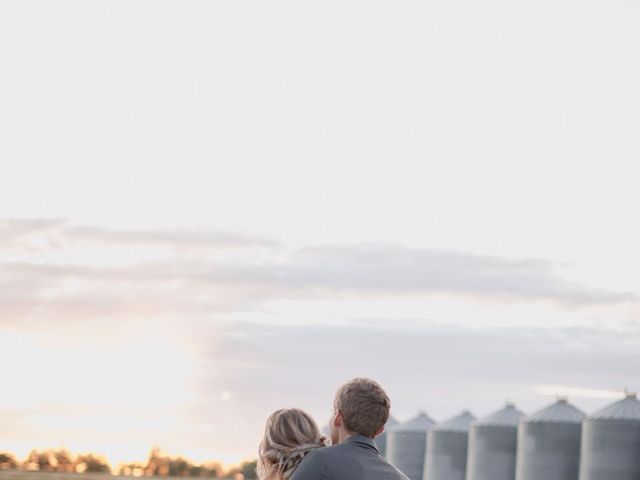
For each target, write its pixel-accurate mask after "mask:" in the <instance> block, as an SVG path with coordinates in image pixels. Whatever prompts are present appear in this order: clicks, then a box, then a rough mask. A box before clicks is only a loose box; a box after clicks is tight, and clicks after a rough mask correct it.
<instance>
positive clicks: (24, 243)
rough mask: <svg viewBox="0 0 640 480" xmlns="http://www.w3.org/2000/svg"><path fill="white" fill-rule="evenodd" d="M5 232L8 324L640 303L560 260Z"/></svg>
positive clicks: (0, 253)
mask: <svg viewBox="0 0 640 480" xmlns="http://www.w3.org/2000/svg"><path fill="white" fill-rule="evenodd" d="M0 232H1V233H2V235H1V236H0V287H1V289H0V304H1V306H2V314H0V321H2V322H5V323H6V322H10V321H16V320H18V321H19V320H25V319H44V318H46V319H51V318H65V319H67V320H72V319H74V318H84V319H90V318H92V317H103V316H105V315H114V316H116V317H117V316H118V315H127V316H135V315H149V314H152V315H168V314H169V315H170V314H201V315H202V314H206V313H207V312H215V311H246V310H251V309H255V308H257V307H259V306H261V305H263V304H265V303H266V302H269V301H274V300H281V299H336V298H369V297H374V298H389V297H398V296H404V297H407V298H411V297H428V296H430V295H449V296H452V297H454V298H460V299H461V300H463V301H478V300H481V301H487V300H490V301H494V302H498V303H500V302H506V303H511V302H539V301H546V302H551V303H555V304H558V305H562V306H569V307H584V306H590V305H617V304H623V303H625V302H637V301H638V296H637V295H636V294H635V293H631V292H618V291H611V290H606V289H603V288H593V287H590V286H586V285H581V284H578V283H574V282H570V281H568V280H565V279H564V278H562V277H561V276H560V275H559V274H558V272H557V269H556V265H555V264H554V263H553V262H551V261H548V260H539V259H510V258H502V257H496V256H481V255H474V254H472V253H468V252H460V251H447V250H432V249H411V248H406V247H403V246H401V245H395V244H376V243H368V244H354V245H343V246H335V245H334V246H310V247H306V248H301V249H291V248H287V247H285V246H284V244H282V243H281V242H278V241H275V240H266V239H262V238H261V237H258V236H251V235H243V234H232V233H224V234H219V233H216V232H180V231H171V230H167V231H164V230H155V231H144V230H139V231H138V230H111V229H106V228H101V227H87V226H74V225H71V224H69V223H68V222H65V221H62V220H47V219H34V220H6V221H2V222H0ZM85 243H89V244H90V246H89V247H87V246H86V245H85ZM131 245H135V246H137V247H140V248H141V250H140V252H141V255H140V256H143V255H142V253H146V252H147V251H148V250H149V249H148V248H146V247H147V246H162V247H164V246H170V247H171V248H170V249H168V250H162V251H160V252H159V253H157V254H156V255H155V256H154V257H153V258H150V259H148V260H146V261H143V260H141V259H140V258H139V257H138V256H136V255H135V254H133V255H132V253H131V250H130V247H131ZM203 247H205V248H204V251H203ZM229 247H233V248H232V249H231V251H230V250H228V249H229ZM86 248H89V250H86V251H85V249H86ZM33 249H36V251H35V253H34V250H33ZM43 249H44V250H43ZM210 250H211V251H210ZM16 251H18V252H20V254H19V255H18V256H16V253H15V252H16ZM79 252H83V253H82V254H81V255H79ZM102 257H105V258H102Z"/></svg>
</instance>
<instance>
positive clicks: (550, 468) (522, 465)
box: [516, 399, 585, 480]
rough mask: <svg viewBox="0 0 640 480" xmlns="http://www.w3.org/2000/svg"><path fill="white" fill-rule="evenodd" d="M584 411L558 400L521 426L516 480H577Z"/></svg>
mask: <svg viewBox="0 0 640 480" xmlns="http://www.w3.org/2000/svg"><path fill="white" fill-rule="evenodd" d="M584 417H585V415H584V413H582V412H581V411H580V410H578V409H577V408H576V407H574V406H572V405H570V404H569V403H568V402H567V400H566V399H559V400H558V401H557V402H556V403H554V404H553V405H550V406H549V407H547V408H545V409H543V410H540V411H539V412H537V413H535V414H533V415H531V416H529V417H526V418H524V419H522V420H521V421H520V425H519V426H518V455H517V461H516V480H540V479H544V480H578V472H579V468H580V437H581V432H582V421H583V420H584Z"/></svg>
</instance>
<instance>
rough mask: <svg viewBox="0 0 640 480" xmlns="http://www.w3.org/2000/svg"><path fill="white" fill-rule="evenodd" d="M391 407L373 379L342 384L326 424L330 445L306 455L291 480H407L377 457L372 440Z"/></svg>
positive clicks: (381, 428) (384, 421)
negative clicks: (327, 425)
mask: <svg viewBox="0 0 640 480" xmlns="http://www.w3.org/2000/svg"><path fill="white" fill-rule="evenodd" d="M390 408H391V401H390V400H389V397H388V396H387V394H386V393H385V391H384V390H383V389H382V387H381V386H380V385H378V383H376V382H374V381H373V380H370V379H368V378H355V379H353V380H351V381H350V382H347V383H345V384H344V385H342V386H341V387H340V388H339V389H338V391H337V392H336V396H335V399H334V402H333V414H332V416H331V420H330V422H329V432H330V435H331V444H332V446H330V447H327V448H319V449H316V450H313V451H311V452H309V453H308V454H307V456H306V457H305V458H304V460H302V462H301V463H300V465H299V466H298V468H297V469H296V471H295V473H294V474H293V476H292V477H291V480H408V478H407V476H406V475H405V474H404V473H402V472H401V471H400V470H398V469H397V468H396V467H394V466H393V465H391V464H390V463H388V462H387V461H386V460H385V459H384V458H383V457H382V456H380V454H379V453H378V449H377V447H376V444H375V442H374V440H373V439H374V438H375V437H377V436H378V435H380V434H381V433H382V431H383V430H384V425H385V423H387V420H388V419H389V409H390Z"/></svg>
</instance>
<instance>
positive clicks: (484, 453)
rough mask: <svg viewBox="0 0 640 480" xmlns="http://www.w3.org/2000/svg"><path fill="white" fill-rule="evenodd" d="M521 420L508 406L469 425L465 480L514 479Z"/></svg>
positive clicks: (512, 408)
mask: <svg viewBox="0 0 640 480" xmlns="http://www.w3.org/2000/svg"><path fill="white" fill-rule="evenodd" d="M523 416H524V414H523V413H522V412H520V411H519V410H517V409H516V408H515V406H514V405H513V404H511V403H507V405H506V406H505V407H504V408H503V409H502V410H499V411H497V412H496V413H494V414H492V415H489V416H488V417H485V418H483V419H482V420H478V421H476V422H473V423H472V424H471V428H470V429H469V447H468V449H469V450H468V455H467V480H514V479H515V476H516V445H517V442H518V423H519V421H520V419H521V418H522V417H523ZM540 480H544V479H540Z"/></svg>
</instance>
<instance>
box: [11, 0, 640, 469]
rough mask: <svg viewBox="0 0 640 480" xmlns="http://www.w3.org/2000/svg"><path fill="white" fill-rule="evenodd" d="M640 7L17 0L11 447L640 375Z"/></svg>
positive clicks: (143, 436)
mask: <svg viewBox="0 0 640 480" xmlns="http://www.w3.org/2000/svg"><path fill="white" fill-rule="evenodd" d="M639 14H640V4H638V3H637V2H631V1H618V0H613V1H609V2H598V1H593V0H586V1H581V2H577V1H567V0H554V1H548V0H542V1H539V2H536V3H535V5H534V4H530V3H524V2H513V1H510V2H507V1H498V0H496V1H492V2H470V1H461V2H444V1H435V2H428V3H425V2H414V1H403V2H381V1H371V0H367V1H357V0H356V1H352V2H335V1H325V2H315V3H313V2H293V1H290V2H285V1H274V2H268V3H265V2H252V1H246V2H224V1H220V2H207V1H191V2H178V1H166V0H154V1H149V0H148V1H140V0H126V1H124V0H110V1H95V2H83V1H59V2H45V1H31V0H20V1H6V2H2V3H1V4H0V59H1V60H2V61H1V62H0V73H1V74H0V378H2V379H3V380H2V381H3V388H2V389H0V450H9V451H13V452H15V453H16V454H18V455H19V456H24V455H26V454H27V453H28V451H29V450H30V449H31V448H48V447H53V448H59V447H66V448H69V449H72V450H73V451H76V452H82V451H96V452H99V453H103V454H105V455H107V457H108V458H109V460H110V461H111V462H112V463H113V464H116V463H117V462H120V461H132V460H142V459H144V458H145V457H146V454H147V452H148V451H149V449H150V448H151V447H152V446H154V445H159V446H161V447H162V448H163V449H165V450H166V451H168V452H169V453H171V454H180V455H185V456H188V457H189V458H192V459H194V460H195V461H204V460H211V459H220V460H223V461H225V462H237V461H240V460H242V459H244V458H250V457H254V456H255V455H256V451H257V443H258V441H259V438H260V435H261V431H262V428H263V425H264V421H265V419H266V417H267V416H268V415H269V414H270V413H271V412H272V411H274V410H276V409H278V408H283V407H291V406H297V407H301V408H304V409H306V410H308V411H309V412H310V413H311V414H312V415H313V416H314V417H315V418H316V419H317V421H318V422H319V423H320V424H324V423H325V422H326V419H327V418H328V416H329V413H330V408H331V401H332V395H333V392H334V391H335V389H336V387H337V386H338V385H340V384H341V383H342V382H344V381H346V380H348V379H349V378H352V377H355V376H370V377H372V378H375V379H377V380H379V381H380V383H381V384H382V385H383V386H384V387H385V388H386V389H387V390H388V392H389V394H390V396H391V399H392V413H393V415H394V416H395V417H396V418H398V419H399V420H407V419H409V418H410V417H412V416H413V415H415V414H416V413H417V412H418V411H426V412H427V413H428V414H429V415H430V416H432V417H433V418H435V419H436V420H438V421H440V420H444V419H446V418H447V417H450V416H453V415H455V414H456V413H458V412H459V411H460V410H463V409H467V408H468V409H470V410H472V411H473V413H474V414H476V415H477V416H480V417H481V416H484V415H486V414H488V413H490V412H492V411H494V410H496V409H498V408H500V407H501V406H502V405H503V404H504V402H505V401H507V400H509V401H515V402H516V403H517V405H518V406H519V407H520V408H521V409H522V410H524V411H525V412H527V413H531V412H533V411H535V410H537V409H539V408H542V407H543V406H545V405H547V404H548V403H550V402H552V401H553V400H554V398H555V396H556V395H567V396H569V397H570V399H571V401H572V402H573V403H575V404H576V405H577V406H579V407H580V408H582V409H584V410H585V411H587V413H589V412H592V411H594V410H597V409H598V408H600V407H602V406H604V405H607V404H608V403H610V402H612V401H614V400H616V399H617V398H621V395H622V392H623V389H624V388H625V387H628V388H629V389H631V390H637V389H638V388H640V384H639V380H638V379H639V378H640V376H639V373H640V371H639V369H638V365H640V348H639V347H640V279H639V277H638V275H637V271H638V266H639V264H640V261H639V260H640V258H639V256H638V250H637V249H638V245H640V221H639V218H640V212H639V211H638V210H639V207H638V206H639V205H640V189H638V187H637V183H638V178H640V164H639V163H638V152H639V151H640V136H639V135H638V127H639V126H640V118H639V115H640V113H639V112H640V93H639V91H638V88H637V85H638V84H640V51H639V50H638V49H637V45H638V44H640V29H638V28H637V22H636V19H637V18H638V15H639Z"/></svg>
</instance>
